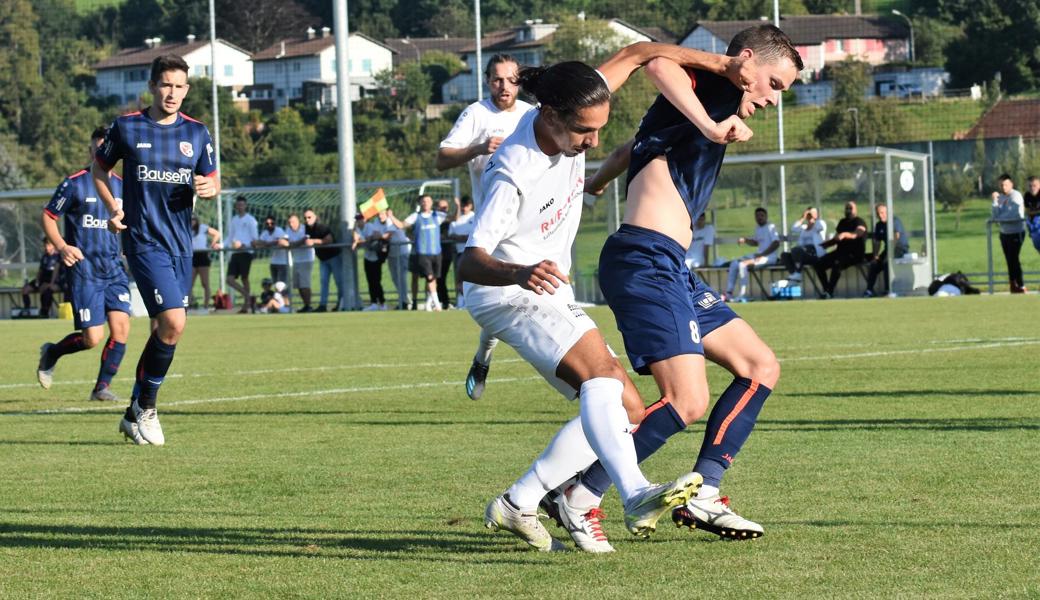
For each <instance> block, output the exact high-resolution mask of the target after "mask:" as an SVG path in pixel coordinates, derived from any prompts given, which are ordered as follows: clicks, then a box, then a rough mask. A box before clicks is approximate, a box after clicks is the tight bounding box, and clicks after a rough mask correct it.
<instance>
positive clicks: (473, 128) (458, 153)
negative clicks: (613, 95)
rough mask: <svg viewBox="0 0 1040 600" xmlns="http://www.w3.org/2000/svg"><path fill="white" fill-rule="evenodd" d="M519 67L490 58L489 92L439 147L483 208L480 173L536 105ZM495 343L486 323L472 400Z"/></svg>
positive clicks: (444, 163) (473, 370) (472, 372)
mask: <svg viewBox="0 0 1040 600" xmlns="http://www.w3.org/2000/svg"><path fill="white" fill-rule="evenodd" d="M519 68H520V65H518V64H517V62H516V60H515V59H513V57H511V56H509V55H508V54H496V55H494V56H492V57H491V59H490V60H488V63H487V68H486V69H484V77H485V81H487V86H488V92H489V94H488V97H487V98H485V99H484V100H481V101H480V102H474V103H473V104H470V105H469V106H467V107H466V110H464V111H462V114H460V115H459V118H458V119H456V120H455V125H454V126H452V128H451V131H450V132H448V137H446V138H444V140H443V141H442V142H441V147H440V150H438V151H437V163H436V167H437V169H438V170H440V171H443V170H445V169H451V168H454V167H458V166H460V165H462V164H466V166H467V167H468V169H469V180H470V185H471V187H472V189H473V205H474V208H475V209H476V208H480V205H481V202H482V200H483V190H482V188H481V182H480V178H481V176H482V175H483V174H484V167H486V166H487V163H488V160H489V159H490V158H491V155H492V154H494V152H495V150H497V149H498V146H499V145H500V144H501V143H502V140H504V139H505V138H506V136H508V135H509V134H511V133H513V130H515V129H516V124H517V123H518V122H519V121H520V117H522V116H524V114H525V113H526V112H527V111H529V110H531V108H533V107H532V106H531V105H530V104H528V103H527V102H524V101H523V100H519V99H517V93H518V92H519V91H520V90H519V87H518V86H517V71H518V70H519ZM456 273H458V271H456ZM461 302H465V300H461ZM497 343H498V340H497V339H495V338H493V337H491V336H490V335H488V333H487V332H486V331H484V330H483V329H481V330H480V342H479V344H477V353H476V354H475V355H474V356H473V364H472V365H471V366H470V369H469V374H467V375H466V394H468V395H469V397H470V398H472V399H474V400H476V399H478V398H480V396H481V395H482V394H483V393H484V382H485V381H486V380H487V374H488V369H489V368H490V367H491V354H492V352H494V350H495V344H497Z"/></svg>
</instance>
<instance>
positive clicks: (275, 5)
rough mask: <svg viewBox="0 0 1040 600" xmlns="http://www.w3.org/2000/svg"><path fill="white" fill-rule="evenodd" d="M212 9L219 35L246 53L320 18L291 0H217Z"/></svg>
mask: <svg viewBox="0 0 1040 600" xmlns="http://www.w3.org/2000/svg"><path fill="white" fill-rule="evenodd" d="M326 4H331V2H328V3H326ZM215 8H216V13H217V19H218V20H219V22H220V23H221V32H220V36H221V37H223V38H225V39H227V40H228V41H229V42H231V43H233V44H236V45H238V46H241V47H242V48H244V49H246V50H249V51H250V52H259V51H260V50H263V49H264V48H267V47H269V46H271V45H272V44H274V43H275V42H277V41H278V40H279V39H281V38H299V37H302V36H303V34H304V32H305V31H306V30H307V28H308V27H315V28H317V27H319V26H320V25H321V19H320V18H318V17H315V16H314V15H312V14H311V13H310V12H308V11H307V9H306V8H304V6H303V5H301V4H300V3H298V2H295V1H294V0H253V1H251V2H242V1H241V0H217V3H216V7H215Z"/></svg>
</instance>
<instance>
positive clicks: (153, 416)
mask: <svg viewBox="0 0 1040 600" xmlns="http://www.w3.org/2000/svg"><path fill="white" fill-rule="evenodd" d="M130 407H131V408H132V409H133V411H134V418H136V419H137V430H138V431H139V432H140V433H141V437H143V438H144V439H145V440H147V441H148V443H149V444H152V445H153V446H162V445H163V444H165V443H166V438H165V437H164V436H163V431H162V425H160V424H159V413H157V412H156V411H155V409H154V408H141V406H140V405H139V404H138V403H137V399H136V398H135V399H134V401H133V403H132V404H131V405H130Z"/></svg>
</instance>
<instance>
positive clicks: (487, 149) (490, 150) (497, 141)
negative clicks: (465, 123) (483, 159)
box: [481, 136, 505, 154]
mask: <svg viewBox="0 0 1040 600" xmlns="http://www.w3.org/2000/svg"><path fill="white" fill-rule="evenodd" d="M504 139H505V138H501V137H498V136H492V137H489V138H488V141H486V142H484V151H483V152H481V154H494V153H495V150H498V147H499V146H501V145H502V140H504Z"/></svg>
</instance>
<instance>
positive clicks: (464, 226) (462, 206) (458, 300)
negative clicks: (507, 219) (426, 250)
mask: <svg viewBox="0 0 1040 600" xmlns="http://www.w3.org/2000/svg"><path fill="white" fill-rule="evenodd" d="M476 216H477V213H475V212H474V211H473V199H472V198H470V197H469V196H463V197H462V200H461V201H460V202H459V216H457V217H456V218H455V220H454V221H452V222H451V224H450V225H448V239H449V240H451V241H452V242H454V243H455V307H456V308H466V298H465V296H463V294H462V283H463V282H462V278H461V277H459V261H460V260H461V259H462V253H463V252H465V251H466V240H468V239H469V234H471V233H473V226H474V224H475V223H476V222H475V221H474V217H476Z"/></svg>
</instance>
